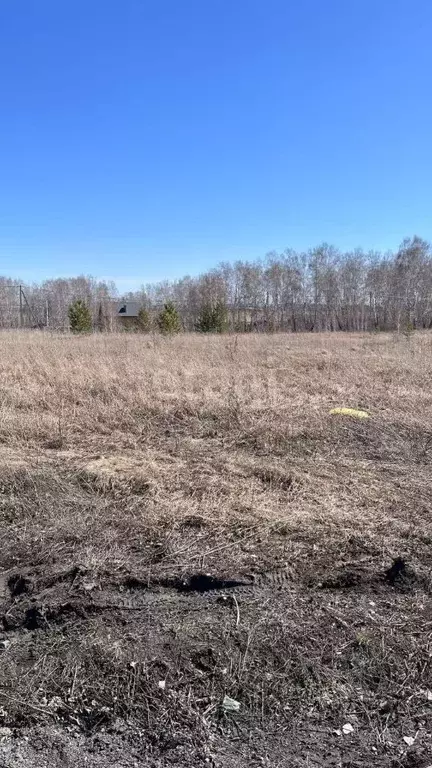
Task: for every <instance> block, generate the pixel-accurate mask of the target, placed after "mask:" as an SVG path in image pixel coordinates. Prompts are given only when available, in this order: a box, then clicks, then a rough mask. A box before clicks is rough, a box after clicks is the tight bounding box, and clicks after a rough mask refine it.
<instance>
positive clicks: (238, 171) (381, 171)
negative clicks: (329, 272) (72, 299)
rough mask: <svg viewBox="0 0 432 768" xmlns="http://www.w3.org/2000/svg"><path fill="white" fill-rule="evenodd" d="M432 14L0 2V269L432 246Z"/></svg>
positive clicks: (175, 265)
mask: <svg viewBox="0 0 432 768" xmlns="http://www.w3.org/2000/svg"><path fill="white" fill-rule="evenodd" d="M431 37H432V2H431V0H301V2H300V0H299V1H298V2H297V1H296V0H1V2H0V273H3V274H14V275H20V276H22V277H24V278H26V279H40V278H43V277H45V276H54V275H57V274H76V273H80V272H85V273H91V274H94V275H96V276H109V277H114V278H117V279H119V285H120V287H122V288H123V287H124V288H126V287H129V286H130V285H132V284H139V283H141V282H142V281H147V280H153V279H158V278H163V277H165V276H166V277H176V276H180V275H183V274H186V273H191V274H194V273H197V272H199V271H200V270H202V269H205V268H207V267H209V266H212V265H215V264H216V263H217V262H218V261H220V260H222V259H229V260H233V259H236V258H256V257H259V256H262V255H264V254H265V253H266V251H268V250H271V249H273V248H276V249H283V248H285V247H286V246H292V247H296V248H305V247H308V246H312V245H315V244H317V243H319V242H322V241H324V240H326V241H328V242H331V243H334V244H335V245H339V246H340V247H342V248H351V247H355V246H358V245H363V246H364V247H365V248H368V249H369V248H382V249H386V248H388V247H396V246H397V245H398V243H399V242H400V240H401V239H402V237H403V236H404V235H411V234H414V233H417V234H420V235H422V236H423V237H425V238H432V206H431V202H432V200H431V183H432V129H431V125H432V92H431V91H432V45H431Z"/></svg>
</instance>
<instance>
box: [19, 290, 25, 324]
mask: <svg viewBox="0 0 432 768" xmlns="http://www.w3.org/2000/svg"><path fill="white" fill-rule="evenodd" d="M19 324H20V328H22V327H23V325H24V313H23V290H22V285H20V286H19Z"/></svg>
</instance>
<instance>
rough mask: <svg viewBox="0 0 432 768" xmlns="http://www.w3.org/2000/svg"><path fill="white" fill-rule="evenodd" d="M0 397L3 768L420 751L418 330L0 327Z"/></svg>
mask: <svg viewBox="0 0 432 768" xmlns="http://www.w3.org/2000/svg"><path fill="white" fill-rule="evenodd" d="M0 402H1V406H0V459H1V471H0V537H1V541H2V547H1V551H0V611H1V617H2V622H1V624H0V765H5V766H8V767H10V768H16V767H18V766H21V767H23V766H24V768H29V767H30V766H31V767H32V768H42V766H47V765H49V766H50V768H51V767H54V768H59V767H60V766H76V765H86V766H94V767H95V768H108V766H110V768H112V767H113V766H114V767H117V768H121V767H123V768H129V767H131V766H141V765H143V766H152V767H153V768H156V766H165V765H177V766H200V765H203V766H205V765H213V766H221V767H222V766H223V767H224V768H225V767H226V766H228V767H230V766H233V767H234V766H240V767H242V766H263V765H264V766H272V768H273V766H302V767H303V766H304V767H305V768H306V766H310V767H311V768H317V767H318V766H324V765H325V766H346V767H347V766H353V767H357V766H371V765H374V766H386V767H388V768H427V766H429V765H431V764H432V756H431V755H432V752H431V750H432V736H431V729H432V726H431V720H432V718H431V711H432V679H431V659H432V601H431V591H432V579H431V567H432V555H431V552H432V483H431V463H432V335H431V334H429V333H424V334H417V335H412V336H411V337H409V338H406V337H404V336H396V335H395V336H391V335H379V336H372V335H355V334H351V335H348V334H346V335H342V334H334V335H330V334H329V335H326V334H323V335H302V334H299V335H275V336H264V335H256V336H239V337H234V336H221V337H214V336H195V335H191V336H183V335H182V336H181V337H178V338H173V339H164V338H161V337H146V336H132V335H131V336H128V335H122V336H102V335H97V336H96V335H95V336H91V337H69V336H64V337H61V336H49V335H43V334H40V333H12V332H11V333H3V334H2V335H1V336H0ZM344 407H352V408H356V409H360V410H365V411H367V412H368V413H369V418H368V419H362V420H357V419H355V418H353V417H350V416H349V415H346V414H333V415H331V414H330V411H331V410H332V409H334V408H344ZM230 582H238V583H239V585H238V586H232V584H230ZM225 696H229V697H231V698H232V699H234V700H235V701H236V702H238V703H239V705H240V707H239V710H238V711H237V712H231V711H228V710H229V707H227V705H226V703H225V706H224V704H223V702H224V697H225Z"/></svg>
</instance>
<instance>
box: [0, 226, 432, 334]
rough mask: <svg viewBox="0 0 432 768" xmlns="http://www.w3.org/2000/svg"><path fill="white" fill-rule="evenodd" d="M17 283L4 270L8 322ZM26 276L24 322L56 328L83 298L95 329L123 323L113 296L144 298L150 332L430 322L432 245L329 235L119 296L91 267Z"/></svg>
mask: <svg viewBox="0 0 432 768" xmlns="http://www.w3.org/2000/svg"><path fill="white" fill-rule="evenodd" d="M18 283H19V281H15V280H12V279H11V278H7V277H0V327H15V326H17V325H18V324H19V322H20V317H19V314H18V311H17V293H16V290H15V287H14V286H16V285H17V284H18ZM23 285H24V291H25V306H24V307H23V309H22V312H21V322H22V316H23V313H24V315H25V325H32V324H33V325H36V326H38V325H39V326H42V325H45V324H46V321H47V320H48V324H49V325H50V326H51V327H53V328H68V327H70V325H71V314H70V311H71V305H73V304H74V303H75V302H77V301H79V302H81V303H82V305H84V306H85V307H86V309H87V310H88V315H89V317H87V320H86V322H85V325H86V327H87V328H88V327H89V325H91V327H92V329H94V330H100V331H108V330H117V326H116V321H115V318H113V311H112V307H113V302H112V299H113V298H115V297H117V298H119V299H120V298H121V299H124V300H129V301H135V302H138V305H139V307H140V311H139V315H138V318H137V319H136V322H134V323H132V324H131V325H129V326H128V328H129V330H137V331H142V332H148V331H151V330H153V329H154V330H160V331H162V332H164V333H175V332H178V331H181V330H184V331H198V332H202V333H206V332H215V333H222V332H224V331H237V332H248V331H268V332H272V331H292V332H295V331H365V330H377V331H379V330H381V331H385V330H392V329H399V330H407V329H415V328H432V247H431V245H430V244H429V243H428V242H426V241H425V240H422V239H421V238H419V237H417V236H416V237H412V238H409V239H406V240H404V241H403V242H402V244H401V245H400V247H399V248H398V250H397V251H396V252H388V253H380V252H375V251H372V252H364V251H362V250H360V249H358V250H355V251H349V252H341V251H339V250H338V249H336V248H334V247H333V246H330V245H327V244H322V245H320V246H318V247H316V248H313V249H311V250H309V251H307V252H298V251H294V250H291V249H287V250H285V251H284V252H283V253H276V252H271V253H269V254H267V256H266V257H265V258H264V259H262V260H259V261H237V262H235V263H233V264H229V263H222V264H220V265H219V266H218V267H216V268H214V269H211V270H209V271H208V272H205V273H204V274H201V275H199V276H198V277H184V278H182V279H180V280H174V281H163V282H160V283H156V284H149V285H143V286H142V287H141V288H140V290H137V291H135V292H129V293H127V294H123V295H121V296H120V295H119V294H118V291H117V289H116V286H115V284H114V283H109V282H104V281H99V280H96V279H95V278H92V277H85V276H80V277H75V278H69V279H65V278H59V279H53V280H46V281H44V282H43V283H41V284H33V285H25V284H23ZM80 311H81V310H80ZM89 318H90V320H89Z"/></svg>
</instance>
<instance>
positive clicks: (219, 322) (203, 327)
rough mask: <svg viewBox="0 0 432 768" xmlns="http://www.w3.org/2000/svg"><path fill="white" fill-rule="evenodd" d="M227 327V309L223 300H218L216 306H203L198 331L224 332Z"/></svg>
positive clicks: (197, 325)
mask: <svg viewBox="0 0 432 768" xmlns="http://www.w3.org/2000/svg"><path fill="white" fill-rule="evenodd" d="M227 327H228V321H227V311H226V307H225V305H224V304H223V303H222V302H221V301H218V302H217V304H215V305H214V306H212V305H211V304H206V305H205V306H204V307H203V308H202V310H201V315H200V316H199V318H198V322H197V324H196V330H197V331H199V332H200V333H223V332H224V331H226V330H227Z"/></svg>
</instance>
